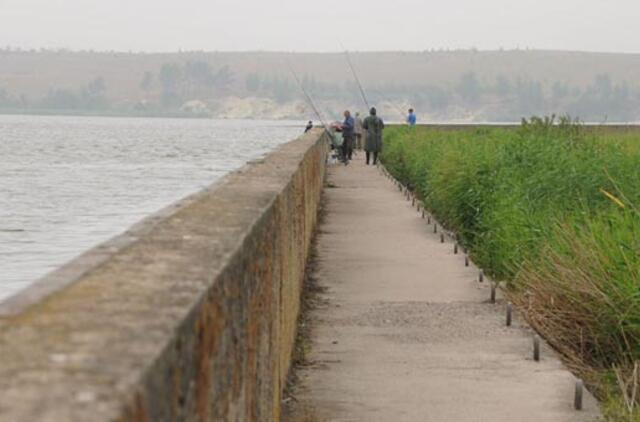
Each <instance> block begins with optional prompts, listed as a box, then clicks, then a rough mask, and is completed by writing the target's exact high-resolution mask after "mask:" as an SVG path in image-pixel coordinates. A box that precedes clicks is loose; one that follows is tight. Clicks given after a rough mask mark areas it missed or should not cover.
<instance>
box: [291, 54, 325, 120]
mask: <svg viewBox="0 0 640 422" xmlns="http://www.w3.org/2000/svg"><path fill="white" fill-rule="evenodd" d="M286 63H287V66H288V67H289V71H290V72H291V74H292V75H293V78H294V79H295V81H296V83H297V84H298V87H300V90H301V91H302V93H303V94H304V96H305V98H306V100H307V102H308V103H309V105H310V106H311V109H312V110H313V112H314V113H315V114H316V116H317V117H318V119H319V120H320V123H322V126H323V127H324V130H325V131H327V132H328V133H331V130H330V129H329V125H327V123H326V122H325V120H324V119H323V118H322V114H320V110H318V107H316V104H315V102H314V101H313V99H312V98H311V95H309V93H308V92H307V90H306V89H305V88H304V85H303V84H302V82H301V81H300V78H299V77H298V74H297V73H296V71H295V69H294V68H293V66H292V65H291V62H290V61H289V60H288V59H287V60H286Z"/></svg>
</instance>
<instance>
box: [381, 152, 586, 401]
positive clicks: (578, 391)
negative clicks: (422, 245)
mask: <svg viewBox="0 0 640 422" xmlns="http://www.w3.org/2000/svg"><path fill="white" fill-rule="evenodd" d="M377 166H378V169H380V171H381V173H382V174H383V175H384V176H385V177H387V178H388V179H389V180H391V181H392V182H393V183H394V184H395V185H396V187H397V188H398V190H399V191H400V192H402V193H403V195H404V196H405V198H406V200H407V201H411V206H412V207H415V208H416V209H417V210H418V212H421V213H422V218H423V219H426V220H427V224H432V223H433V233H434V234H436V233H438V223H437V221H435V219H433V217H432V216H431V214H429V213H428V212H427V211H426V210H425V208H424V206H423V205H421V204H420V202H419V201H417V200H416V197H415V195H413V193H412V192H411V191H410V190H409V188H407V187H406V186H404V185H403V184H402V183H401V182H400V181H398V180H397V179H396V178H395V177H393V175H391V173H389V172H388V171H387V169H386V168H385V167H384V166H381V165H380V164H379V163H378V165H377ZM432 220H433V221H432ZM449 236H450V237H452V238H454V239H456V242H455V243H454V246H453V253H454V254H456V255H457V254H458V252H459V245H458V241H457V236H451V234H449ZM440 243H445V233H444V230H443V229H442V230H441V231H440ZM463 251H464V265H465V267H468V266H469V265H470V260H469V255H468V253H467V251H466V249H465V248H463ZM484 278H485V275H484V271H483V270H482V269H481V270H480V271H479V272H478V282H479V283H482V282H484ZM496 290H497V285H496V283H491V294H490V299H489V301H490V302H491V303H496ZM506 312H507V313H506V321H505V322H506V326H507V327H511V324H512V322H513V304H512V303H511V302H508V303H507V308H506ZM533 360H534V361H535V362H539V361H540V337H539V336H538V335H537V334H534V335H533ZM583 390H584V382H583V381H582V380H581V379H578V380H577V381H576V386H575V395H574V402H573V406H574V408H575V409H576V410H582V401H583V400H582V398H583Z"/></svg>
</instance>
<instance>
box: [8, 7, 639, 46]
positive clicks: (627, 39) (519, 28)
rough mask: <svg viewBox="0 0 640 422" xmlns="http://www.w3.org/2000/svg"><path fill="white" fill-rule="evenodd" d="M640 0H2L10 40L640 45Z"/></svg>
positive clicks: (73, 43)
mask: <svg viewBox="0 0 640 422" xmlns="http://www.w3.org/2000/svg"><path fill="white" fill-rule="evenodd" d="M638 22H640V1H638V0H482V1H480V0H440V1H432V0H393V1H380V0H377V1H374V0H369V1H362V0H352V1H345V0H325V1H315V2H310V1H303V0H280V1H274V0H179V1H178V0H172V1H167V0H127V1H125V0H0V45H4V46H12V47H21V48H42V47H44V48H68V49H72V50H89V49H93V50H116V51H135V52H138V51H146V52H173V51H178V50H207V51H236V50H237V51H245V50H268V51H340V50H342V49H348V50H359V51H380V50H407V51H421V50H430V49H440V48H445V49H457V48H464V49H466V48H477V49H480V50H495V49H499V48H504V49H513V48H522V49H524V48H532V49H552V50H579V51H602V52H628V53H640V42H639V40H638V38H639V37H638V35H640V29H639V23H638Z"/></svg>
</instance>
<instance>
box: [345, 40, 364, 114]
mask: <svg viewBox="0 0 640 422" xmlns="http://www.w3.org/2000/svg"><path fill="white" fill-rule="evenodd" d="M340 45H341V47H342V49H343V50H344V54H345V56H346V58H347V63H348V64H349V68H350V69H351V74H352V75H353V78H354V79H355V80H356V84H357V85H358V89H359V90H360V95H361V96H362V100H363V101H364V105H366V106H367V109H371V106H370V105H369V100H367V95H366V94H365V92H364V88H363V87H362V83H360V78H358V74H357V73H356V69H355V67H354V66H353V63H352V62H351V56H350V55H349V50H346V49H345V48H344V46H343V45H342V44H340Z"/></svg>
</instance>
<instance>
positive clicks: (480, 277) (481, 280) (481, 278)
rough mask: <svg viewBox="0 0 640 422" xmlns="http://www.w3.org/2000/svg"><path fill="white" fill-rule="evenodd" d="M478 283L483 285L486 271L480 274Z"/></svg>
mask: <svg viewBox="0 0 640 422" xmlns="http://www.w3.org/2000/svg"><path fill="white" fill-rule="evenodd" d="M478 281H479V282H480V283H482V282H483V281H484V271H482V270H480V272H479V273H478Z"/></svg>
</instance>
